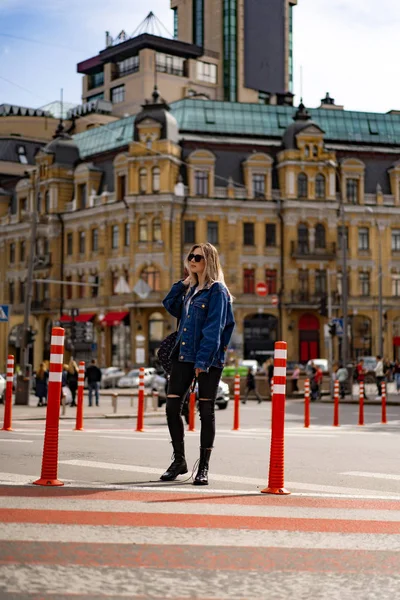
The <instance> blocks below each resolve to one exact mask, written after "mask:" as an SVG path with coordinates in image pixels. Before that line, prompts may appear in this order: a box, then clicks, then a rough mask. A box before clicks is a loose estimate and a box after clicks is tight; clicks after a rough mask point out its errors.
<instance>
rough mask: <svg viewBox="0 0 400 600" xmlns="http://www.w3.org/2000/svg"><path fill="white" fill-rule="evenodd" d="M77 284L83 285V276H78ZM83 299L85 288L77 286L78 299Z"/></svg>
mask: <svg viewBox="0 0 400 600" xmlns="http://www.w3.org/2000/svg"><path fill="white" fill-rule="evenodd" d="M78 283H80V284H82V283H85V277H84V275H79V276H78ZM84 297H85V286H84V285H78V298H84Z"/></svg>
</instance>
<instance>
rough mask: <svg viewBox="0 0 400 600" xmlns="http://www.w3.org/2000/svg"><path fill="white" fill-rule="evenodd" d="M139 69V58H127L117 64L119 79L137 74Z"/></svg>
mask: <svg viewBox="0 0 400 600" xmlns="http://www.w3.org/2000/svg"><path fill="white" fill-rule="evenodd" d="M139 69H140V59H139V56H130V57H129V58H125V59H124V60H121V61H119V62H118V63H117V73H118V77H124V76H125V75H130V74H131V73H137V72H138V71H139ZM116 89H118V88H116Z"/></svg>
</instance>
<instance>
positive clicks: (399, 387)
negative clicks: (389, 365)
mask: <svg viewBox="0 0 400 600" xmlns="http://www.w3.org/2000/svg"><path fill="white" fill-rule="evenodd" d="M393 371H394V378H395V380H396V392H397V393H399V392H400V361H399V359H398V358H396V362H395V363H394V367H393Z"/></svg>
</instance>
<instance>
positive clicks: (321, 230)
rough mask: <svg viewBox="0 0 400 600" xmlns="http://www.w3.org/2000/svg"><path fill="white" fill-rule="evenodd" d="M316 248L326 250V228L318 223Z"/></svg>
mask: <svg viewBox="0 0 400 600" xmlns="http://www.w3.org/2000/svg"><path fill="white" fill-rule="evenodd" d="M315 247H316V248H326V239H325V227H324V226H323V225H322V223H317V225H316V226H315Z"/></svg>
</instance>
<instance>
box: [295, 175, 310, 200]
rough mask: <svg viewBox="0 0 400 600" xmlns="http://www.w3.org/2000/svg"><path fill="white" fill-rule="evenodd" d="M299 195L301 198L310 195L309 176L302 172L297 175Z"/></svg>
mask: <svg viewBox="0 0 400 600" xmlns="http://www.w3.org/2000/svg"><path fill="white" fill-rule="evenodd" d="M297 195H298V197H299V198H307V197H308V177H307V175H306V174H305V173H300V174H299V176H298V177H297Z"/></svg>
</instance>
